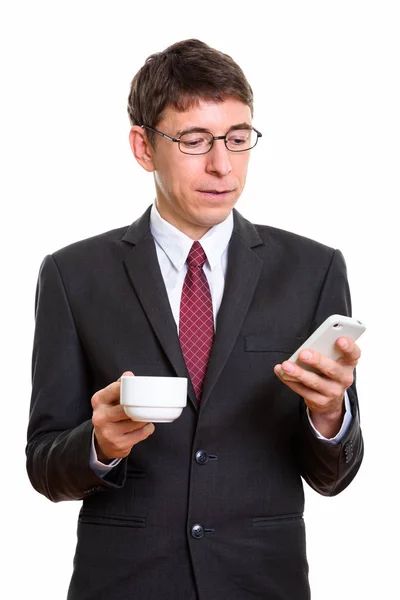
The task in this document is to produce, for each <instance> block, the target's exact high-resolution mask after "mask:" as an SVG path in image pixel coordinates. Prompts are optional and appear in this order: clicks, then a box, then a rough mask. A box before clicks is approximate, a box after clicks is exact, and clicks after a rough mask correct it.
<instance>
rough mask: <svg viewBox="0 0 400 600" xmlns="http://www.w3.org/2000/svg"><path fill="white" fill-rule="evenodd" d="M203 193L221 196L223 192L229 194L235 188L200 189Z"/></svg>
mask: <svg viewBox="0 0 400 600" xmlns="http://www.w3.org/2000/svg"><path fill="white" fill-rule="evenodd" d="M198 191H199V192H200V193H202V194H212V195H214V196H221V195H223V194H229V193H230V192H233V190H198Z"/></svg>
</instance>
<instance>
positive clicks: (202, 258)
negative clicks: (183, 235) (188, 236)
mask: <svg viewBox="0 0 400 600" xmlns="http://www.w3.org/2000/svg"><path fill="white" fill-rule="evenodd" d="M206 260H207V257H206V253H205V252H204V250H203V248H202V247H201V244H200V243H199V242H193V246H192V247H191V248H190V251H189V254H188V257H187V259H186V262H187V264H188V266H189V269H192V268H193V267H200V268H201V269H202V268H203V266H204V263H205V262H206Z"/></svg>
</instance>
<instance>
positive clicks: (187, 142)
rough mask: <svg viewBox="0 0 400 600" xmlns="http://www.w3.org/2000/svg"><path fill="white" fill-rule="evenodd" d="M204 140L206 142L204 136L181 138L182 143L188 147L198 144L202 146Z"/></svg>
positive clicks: (194, 146)
mask: <svg viewBox="0 0 400 600" xmlns="http://www.w3.org/2000/svg"><path fill="white" fill-rule="evenodd" d="M204 142H205V140H204V138H196V139H189V140H187V139H184V140H181V144H183V145H184V146H186V147H187V148H196V147H197V146H201V145H202V144H204Z"/></svg>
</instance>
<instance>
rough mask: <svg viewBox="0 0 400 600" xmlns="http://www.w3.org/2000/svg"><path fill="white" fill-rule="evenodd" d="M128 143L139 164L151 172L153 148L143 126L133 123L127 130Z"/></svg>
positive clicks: (152, 169)
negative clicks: (128, 130)
mask: <svg viewBox="0 0 400 600" xmlns="http://www.w3.org/2000/svg"><path fill="white" fill-rule="evenodd" d="M129 144H130V146H131V149H132V152H133V155H134V157H135V158H136V160H137V161H138V163H139V165H140V166H141V167H143V169H145V170H146V171H148V172H149V173H151V172H152V171H154V162H153V152H154V150H153V148H152V146H151V145H150V142H149V140H148V139H147V135H146V131H145V130H144V129H143V127H139V126H138V125H134V126H133V127H132V129H131V130H130V132H129Z"/></svg>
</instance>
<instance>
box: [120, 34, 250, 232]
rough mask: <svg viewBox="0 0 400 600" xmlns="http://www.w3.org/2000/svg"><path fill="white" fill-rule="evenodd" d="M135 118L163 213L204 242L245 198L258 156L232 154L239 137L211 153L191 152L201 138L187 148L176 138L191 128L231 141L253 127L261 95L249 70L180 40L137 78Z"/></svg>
mask: <svg viewBox="0 0 400 600" xmlns="http://www.w3.org/2000/svg"><path fill="white" fill-rule="evenodd" d="M128 113H129V117H130V121H131V125H132V129H131V133H130V143H131V147H132V151H133V153H134V155H135V157H136V159H137V160H138V162H139V163H140V164H141V165H142V166H143V167H144V168H145V169H146V170H147V171H151V172H154V178H155V184H156V192H157V207H158V210H159V212H160V214H161V216H162V217H163V218H164V219H166V220H167V221H169V222H171V223H172V224H173V225H175V226H176V227H178V228H179V229H181V230H182V231H184V232H185V233H186V234H187V235H190V237H193V238H194V237H196V238H199V237H201V235H203V234H204V233H205V231H207V229H209V228H210V227H212V226H213V225H215V224H217V223H219V222H221V221H223V220H224V219H225V218H226V217H227V216H228V214H229V212H230V211H231V209H232V207H233V206H234V205H235V203H236V201H237V200H238V198H239V196H240V194H241V192H242V190H243V187H244V184H245V180H246V173H247V165H248V160H249V156H250V153H249V152H246V151H243V152H235V151H230V150H228V147H229V148H231V149H233V150H235V149H236V147H235V144H237V147H240V144H241V140H240V139H239V137H234V139H232V140H231V142H230V143H229V145H228V147H227V146H226V145H225V143H224V141H222V140H214V141H213V140H210V143H209V144H208V147H207V148H206V149H207V150H209V151H208V152H206V153H204V154H197V155H194V154H190V153H191V152H192V151H193V146H194V145H196V144H197V143H199V142H198V140H194V141H193V142H192V141H191V140H190V144H188V145H187V146H184V145H183V144H182V143H178V142H176V140H178V139H180V137H181V135H182V132H184V131H187V130H189V129H190V130H191V131H193V130H197V131H199V130H202V132H203V133H204V132H205V131H207V132H210V133H211V134H212V135H213V136H225V135H226V134H227V133H228V132H231V131H232V130H233V129H235V128H236V129H239V130H243V128H245V127H248V128H251V126H252V124H251V120H252V116H253V93H252V90H251V87H250V85H249V83H248V82H247V80H246V78H245V76H244V74H243V71H242V70H241V68H240V67H239V66H238V65H237V64H236V63H235V62H234V61H233V60H232V58H231V57H230V56H228V55H226V54H223V53H222V52H219V51H217V50H214V49H213V48H210V47H209V46H207V45H206V44H204V43H203V42H200V41H199V40H187V41H183V42H178V43H176V44H174V45H172V46H170V47H169V48H167V49H166V50H164V51H163V52H159V53H157V54H153V55H152V56H150V57H149V58H148V59H147V60H146V62H145V64H144V66H143V67H142V68H141V69H140V70H139V72H138V73H137V74H136V75H135V77H134V79H133V81H132V85H131V91H130V95H129V102H128ZM153 130H157V131H158V132H161V133H163V134H165V135H166V136H167V137H166V138H165V137H163V136H162V135H160V134H157V133H155V132H154V131H153ZM247 133H249V132H247ZM244 135H246V132H244V133H243V136H244ZM252 135H253V137H252V139H253V140H256V136H255V134H254V132H253V134H252ZM168 138H172V140H175V141H172V140H170V139H168ZM210 148H211V149H210ZM182 150H183V152H182ZM185 150H188V151H189V154H186V153H185Z"/></svg>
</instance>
